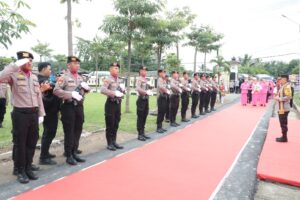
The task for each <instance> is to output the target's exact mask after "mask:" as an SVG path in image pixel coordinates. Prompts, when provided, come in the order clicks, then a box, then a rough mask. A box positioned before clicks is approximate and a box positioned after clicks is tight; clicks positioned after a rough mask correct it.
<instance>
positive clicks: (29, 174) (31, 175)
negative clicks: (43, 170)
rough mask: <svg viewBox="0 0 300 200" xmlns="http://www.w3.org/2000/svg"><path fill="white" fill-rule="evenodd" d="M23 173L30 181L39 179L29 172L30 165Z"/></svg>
mask: <svg viewBox="0 0 300 200" xmlns="http://www.w3.org/2000/svg"><path fill="white" fill-rule="evenodd" d="M25 173H26V175H27V177H28V178H29V179H30V180H37V179H39V177H38V176H37V175H36V174H35V173H34V172H33V171H32V170H31V165H30V166H28V167H27V168H26V170H25Z"/></svg>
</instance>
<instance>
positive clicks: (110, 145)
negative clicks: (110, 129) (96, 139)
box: [106, 136, 117, 151]
mask: <svg viewBox="0 0 300 200" xmlns="http://www.w3.org/2000/svg"><path fill="white" fill-rule="evenodd" d="M106 140H107V147H106V148H107V149H108V150H110V151H115V150H117V149H116V147H115V146H114V145H113V142H112V138H111V136H107V137H106Z"/></svg>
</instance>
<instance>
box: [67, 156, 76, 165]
mask: <svg viewBox="0 0 300 200" xmlns="http://www.w3.org/2000/svg"><path fill="white" fill-rule="evenodd" d="M66 163H68V164H69V165H77V161H76V160H75V159H74V158H73V156H67V159H66Z"/></svg>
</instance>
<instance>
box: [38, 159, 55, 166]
mask: <svg viewBox="0 0 300 200" xmlns="http://www.w3.org/2000/svg"><path fill="white" fill-rule="evenodd" d="M56 164H57V163H56V162H55V161H54V160H52V159H51V158H40V165H56Z"/></svg>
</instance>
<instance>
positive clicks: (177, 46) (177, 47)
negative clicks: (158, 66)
mask: <svg viewBox="0 0 300 200" xmlns="http://www.w3.org/2000/svg"><path fill="white" fill-rule="evenodd" d="M176 52H177V60H179V44H178V42H176Z"/></svg>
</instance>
